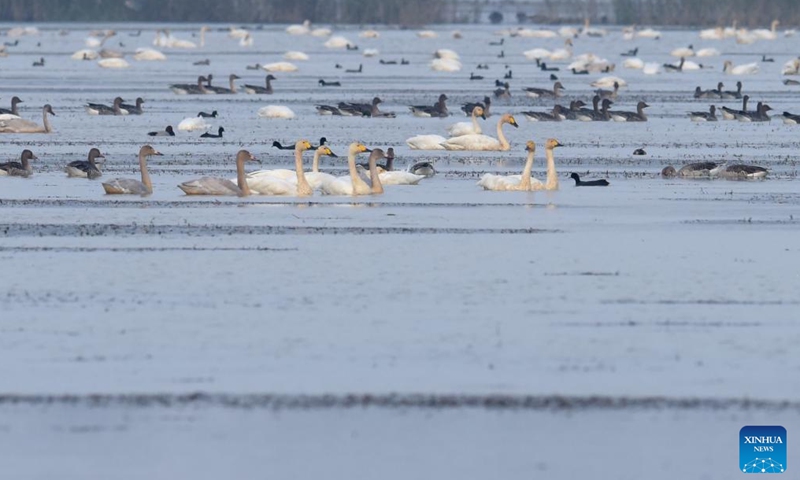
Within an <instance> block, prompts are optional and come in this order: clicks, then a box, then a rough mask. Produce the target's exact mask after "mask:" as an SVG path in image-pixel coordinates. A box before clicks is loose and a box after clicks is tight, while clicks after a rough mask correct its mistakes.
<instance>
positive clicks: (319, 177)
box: [247, 145, 337, 190]
mask: <svg viewBox="0 0 800 480" xmlns="http://www.w3.org/2000/svg"><path fill="white" fill-rule="evenodd" d="M322 155H327V156H329V157H334V158H336V157H337V155H336V154H335V153H333V151H332V150H331V149H330V148H329V147H328V146H327V145H321V146H320V147H319V148H317V150H316V151H315V152H314V160H313V162H312V164H311V171H310V172H308V173H306V174H305V176H306V181H308V184H309V185H311V188H313V189H315V190H316V189H318V188H319V187H320V185H322V182H324V181H326V180H334V179H336V177H335V176H333V175H331V174H329V173H323V172H320V171H319V159H320V157H321V156H322ZM247 176H248V177H250V178H255V177H260V176H268V177H273V178H278V179H281V180H286V181H289V182H292V181H293V182H296V181H297V175H296V172H295V170H289V169H288V168H275V169H271V170H257V171H255V172H251V173H250V174H248V175H247Z"/></svg>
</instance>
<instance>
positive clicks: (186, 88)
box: [169, 75, 216, 95]
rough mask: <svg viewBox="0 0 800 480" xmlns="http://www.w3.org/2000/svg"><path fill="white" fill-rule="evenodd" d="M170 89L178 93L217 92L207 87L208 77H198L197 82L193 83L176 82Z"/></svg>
mask: <svg viewBox="0 0 800 480" xmlns="http://www.w3.org/2000/svg"><path fill="white" fill-rule="evenodd" d="M169 89H170V90H172V91H173V93H175V94H177V95H201V94H215V93H216V92H214V91H213V90H208V89H206V77H204V76H202V75H201V76H199V77H197V84H191V83H176V84H173V85H170V86H169Z"/></svg>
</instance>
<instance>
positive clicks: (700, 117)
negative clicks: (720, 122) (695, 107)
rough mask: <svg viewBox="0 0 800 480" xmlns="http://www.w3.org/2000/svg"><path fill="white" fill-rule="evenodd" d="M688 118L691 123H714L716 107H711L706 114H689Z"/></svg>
mask: <svg viewBox="0 0 800 480" xmlns="http://www.w3.org/2000/svg"><path fill="white" fill-rule="evenodd" d="M689 118H690V119H691V120H692V121H693V122H716V121H717V107H715V106H714V105H711V106H710V107H708V111H707V112H689Z"/></svg>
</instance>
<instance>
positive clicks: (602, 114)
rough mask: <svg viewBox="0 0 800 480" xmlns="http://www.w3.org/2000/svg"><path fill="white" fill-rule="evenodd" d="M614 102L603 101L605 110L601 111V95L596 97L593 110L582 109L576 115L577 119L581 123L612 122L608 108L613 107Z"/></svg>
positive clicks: (605, 99)
mask: <svg viewBox="0 0 800 480" xmlns="http://www.w3.org/2000/svg"><path fill="white" fill-rule="evenodd" d="M613 103H614V102H612V101H611V100H609V99H608V98H604V99H603V101H602V105H603V108H602V109H600V108H599V107H598V105H600V95H595V96H594V97H593V98H592V108H590V109H589V108H581V109H579V110H578V111H577V112H576V113H575V119H576V120H579V121H581V122H607V121H609V120H611V115H610V114H609V111H608V107H610V106H611V105H613Z"/></svg>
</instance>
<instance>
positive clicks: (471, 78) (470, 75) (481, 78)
mask: <svg viewBox="0 0 800 480" xmlns="http://www.w3.org/2000/svg"><path fill="white" fill-rule="evenodd" d="M469 79H470V80H483V76H481V75H475V73H473V72H470V74H469Z"/></svg>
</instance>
